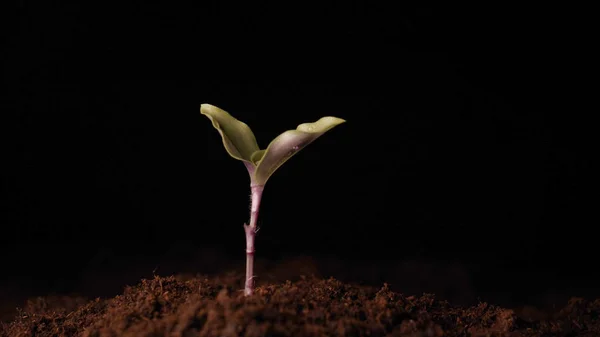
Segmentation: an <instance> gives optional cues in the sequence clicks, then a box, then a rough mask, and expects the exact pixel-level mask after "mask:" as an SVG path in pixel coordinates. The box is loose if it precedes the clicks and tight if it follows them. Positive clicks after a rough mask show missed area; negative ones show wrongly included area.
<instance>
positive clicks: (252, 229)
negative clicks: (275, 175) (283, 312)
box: [244, 185, 264, 296]
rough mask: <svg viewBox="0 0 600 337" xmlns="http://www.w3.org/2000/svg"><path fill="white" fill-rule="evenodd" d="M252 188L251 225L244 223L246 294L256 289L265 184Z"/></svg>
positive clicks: (248, 294)
mask: <svg viewBox="0 0 600 337" xmlns="http://www.w3.org/2000/svg"><path fill="white" fill-rule="evenodd" d="M250 188H251V190H252V204H251V206H250V225H247V224H244V230H245V231H246V284H245V289H244V294H245V295H246V296H250V295H252V292H253V291H254V252H255V249H254V239H255V237H256V232H257V231H258V230H257V227H256V220H257V218H258V210H259V208H260V201H261V199H262V193H263V189H264V186H262V185H254V186H250Z"/></svg>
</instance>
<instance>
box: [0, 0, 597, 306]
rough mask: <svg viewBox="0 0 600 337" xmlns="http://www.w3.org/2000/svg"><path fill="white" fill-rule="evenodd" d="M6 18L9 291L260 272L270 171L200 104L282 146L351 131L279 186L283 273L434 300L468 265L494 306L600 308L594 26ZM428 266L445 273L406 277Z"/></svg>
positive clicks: (269, 242) (437, 19)
mask: <svg viewBox="0 0 600 337" xmlns="http://www.w3.org/2000/svg"><path fill="white" fill-rule="evenodd" d="M4 13H5V14H4V15H5V16H7V19H6V20H4V21H3V27H2V28H3V31H4V32H5V33H7V34H6V35H5V37H4V39H3V48H2V62H3V64H2V73H3V75H2V80H3V89H2V126H1V127H2V135H3V140H2V162H3V164H2V169H1V170H2V171H1V172H2V195H1V196H2V201H1V206H0V207H2V208H1V221H2V232H1V236H0V244H1V245H2V255H1V259H2V261H1V264H2V266H3V267H2V269H1V270H0V273H1V275H2V277H1V279H2V282H3V284H5V286H4V288H5V289H6V290H5V293H6V294H7V295H6V296H9V294H10V295H13V296H15V297H17V298H21V297H26V296H33V295H42V294H47V293H70V292H73V291H78V292H83V293H85V294H86V295H88V296H98V295H108V294H112V292H117V291H119V289H120V288H121V287H122V286H124V285H125V284H126V283H131V282H134V281H135V280H136V279H137V278H138V277H141V276H144V277H149V276H151V275H152V272H153V270H157V271H158V273H177V272H182V271H188V272H200V273H203V272H208V271H211V272H220V271H224V268H225V267H224V265H225V262H223V265H221V264H220V263H221V262H218V263H217V262H215V261H230V262H231V261H233V262H234V263H240V264H241V263H243V259H244V248H245V247H244V234H243V228H242V224H243V223H244V222H245V221H247V218H248V201H249V185H248V184H249V179H248V175H247V173H246V171H245V168H244V166H243V165H242V164H241V162H238V161H235V160H233V159H231V158H230V157H229V156H228V155H227V153H226V152H225V150H224V148H223V146H222V143H221V140H220V137H219V135H218V133H217V131H216V130H214V129H213V127H212V125H211V124H210V121H209V120H208V119H207V118H206V117H204V116H201V115H200V113H199V105H200V104H201V103H210V104H214V105H217V106H219V107H221V108H223V109H225V110H227V111H229V112H230V113H231V114H232V115H234V116H235V117H237V118H239V119H240V120H242V121H245V122H246V123H247V124H249V125H250V127H251V128H252V129H253V131H254V132H255V134H256V137H257V139H258V142H259V145H260V146H261V147H266V145H267V144H268V142H269V141H270V140H271V139H273V138H274V137H275V136H277V135H278V134H279V133H281V132H283V131H285V130H287V129H293V128H295V127H296V126H297V125H298V124H300V123H303V122H309V121H315V120H317V119H318V118H320V117H321V116H324V115H334V116H338V117H341V118H344V119H346V120H347V123H345V124H342V125H340V126H338V127H336V128H335V129H333V130H332V131H330V132H328V133H327V134H325V135H324V136H323V137H321V138H319V139H318V140H317V141H316V142H315V143H313V144H311V145H309V146H308V147H307V148H306V149H305V150H303V151H301V152H300V153H299V154H297V155H296V156H295V157H294V158H292V159H291V160H290V161H289V162H288V163H286V164H285V165H284V166H282V167H281V168H280V169H279V170H278V171H277V172H276V173H275V174H274V176H273V177H272V178H271V179H270V180H269V182H268V184H267V185H266V188H265V193H264V198H263V203H262V209H261V214H260V217H259V225H260V226H261V231H260V232H259V236H258V238H257V255H258V256H259V257H261V258H264V259H266V260H272V261H276V263H281V264H285V263H286V262H285V261H286V259H287V258H288V257H290V258H291V257H292V256H298V255H306V256H311V257H312V258H313V259H315V260H317V261H320V260H324V259H326V258H327V259H332V258H335V259H338V260H339V261H344V262H343V263H342V262H340V263H341V265H343V266H345V267H344V268H347V269H352V270H354V269H355V268H356V270H359V269H358V266H359V265H367V266H370V269H369V268H367V269H364V271H361V272H354V273H353V274H352V273H350V274H351V275H352V277H350V279H349V281H355V282H366V281H373V280H374V281H375V282H383V281H390V280H391V282H392V284H393V285H394V284H395V285H396V286H398V287H400V286H401V285H402V282H409V281H407V280H417V281H414V282H413V284H415V285H416V286H414V287H413V288H411V290H414V291H436V290H439V288H435V287H433V286H431V287H430V286H429V284H430V283H431V282H432V281H431V280H429V279H430V278H435V279H437V280H438V282H440V283H444V282H445V280H451V279H452V278H453V276H452V275H450V274H451V272H447V271H444V270H445V269H443V268H444V267H443V266H447V265H452V266H460V268H462V269H460V270H462V271H463V272H464V273H466V275H467V276H468V279H469V280H470V281H469V285H468V287H471V288H472V289H471V291H472V294H474V295H473V296H474V297H473V298H480V299H491V300H495V301H498V302H502V301H503V300H504V301H505V302H504V303H503V304H506V305H510V304H515V303H516V304H519V303H535V301H536V300H539V298H542V297H544V296H549V294H555V295H556V294H559V295H560V294H562V295H577V296H597V295H598V291H597V289H596V287H595V284H597V282H598V281H599V280H600V277H599V276H600V275H598V271H597V268H596V267H597V264H596V262H595V261H596V256H597V247H596V243H597V239H596V236H595V235H594V234H593V230H594V226H593V225H594V223H595V222H594V218H595V214H594V213H593V211H592V208H593V205H595V193H594V192H595V189H594V188H592V181H591V179H592V177H591V157H592V156H593V154H595V150H592V146H591V145H590V144H591V140H592V134H593V132H594V131H595V128H594V127H593V124H592V123H591V122H590V121H589V120H588V116H587V115H588V114H591V112H592V111H593V108H592V107H590V106H588V105H587V104H586V103H584V101H585V99H586V97H587V96H588V95H590V94H591V89H590V88H589V87H586V86H585V85H584V84H583V83H584V82H585V80H586V78H587V77H589V76H590V75H588V74H589V73H590V70H589V69H588V66H587V63H586V60H587V59H588V57H590V55H589V53H588V52H586V51H585V47H586V45H580V44H579V41H578V40H577V39H576V37H578V36H581V35H580V34H578V33H580V32H584V31H585V22H586V21H585V20H584V19H583V15H582V14H581V13H578V12H576V11H575V13H571V12H566V11H563V10H559V9H553V10H552V11H551V10H550V9H547V8H546V9H535V10H529V9H525V8H519V9H516V8H508V7H506V8H483V7H479V8H474V7H469V8H466V7H465V8H460V7H452V8H450V7H448V8H443V7H435V6H433V5H431V6H423V7H414V6H408V5H406V6H399V7H394V8H393V7H391V6H379V7H377V6H375V5H368V6H367V5H363V4H360V3H357V2H347V1H346V2H337V3H333V2H332V3H328V4H326V5H320V6H314V7H312V6H311V7H310V8H309V7H308V6H300V5H299V6H298V7H295V8H292V7H290V6H285V7H284V6H282V5H266V4H264V5H257V4H246V5H236V4H233V3H229V4H225V3H220V4H218V5H215V4H209V3H192V2H186V3H180V4H179V5H164V4H161V5H158V4H150V3H142V2H128V3H127V4H126V5H123V4H121V5H119V6H116V7H110V6H108V5H103V6H100V5H98V7H96V6H95V5H82V4H78V5H68V4H61V5H56V4H51V3H47V2H27V1H21V2H18V3H15V4H14V6H13V7H11V8H10V9H9V10H7V11H5V12H4ZM571 14H572V15H571ZM578 15H581V20H579V19H578V18H579V17H578ZM566 22H569V24H567V23H566ZM575 22H576V24H575ZM208 252H212V253H210V254H209V253H208ZM217 256H218V257H217ZM166 261H169V262H166ZM174 261H175V262H178V263H175V262H174ZM407 261H413V262H410V263H416V264H417V265H419V264H421V263H422V264H423V265H424V266H430V267H431V266H432V265H433V266H437V267H435V268H437V269H435V268H434V271H433V272H430V274H427V275H425V276H423V275H424V274H423V275H419V273H420V272H419V271H418V270H421V269H419V268H416V269H411V271H410V272H406V273H404V272H398V271H399V270H400V271H403V270H406V269H402V267H401V266H406V263H407ZM414 261H417V262H414ZM440 266H442V267H440ZM221 267H222V268H221ZM404 268H406V267H404ZM378 269H381V270H378ZM384 269H385V270H387V272H386V271H383V270H384ZM425 269H426V268H425V267H424V268H423V269H422V270H425ZM132 270H136V271H139V273H138V274H136V273H133V275H134V276H128V277H130V278H127V277H126V276H125V275H126V274H127V272H128V271H132ZM361 270H362V269H361ZM369 270H370V271H369ZM390 270H391V271H390ZM415 270H417V271H415ZM336 272H337V273H339V274H344V270H343V268H341V269H340V268H338V269H336ZM336 272H333V271H331V270H327V269H325V270H321V273H322V274H323V275H324V276H329V275H330V274H333V275H334V276H336V275H335V274H336ZM346 272H347V271H346ZM369 273H376V274H377V275H380V276H378V277H379V278H377V277H375V278H374V277H371V276H370V275H369ZM423 273H425V272H423ZM448 273H450V274H448ZM346 274H348V273H346ZM86 275H87V276H86ZM89 275H93V276H89ZM127 275H129V274H127ZM386 275H388V276H389V277H386ZM391 275H395V276H394V277H395V278H394V277H392V276H391ZM90 278H91V279H93V280H94V281H95V282H96V283H98V284H100V285H96V286H94V287H92V286H86V285H85V283H86V282H88V283H89V282H90ZM424 278H428V280H426V281H423V279H424ZM419 280H421V281H419ZM448 282H450V281H448ZM102 285H105V287H104V288H103V287H102ZM86 289H87V290H86ZM398 290H399V291H403V290H406V289H402V288H401V287H400V289H398ZM86 291H87V292H86ZM16 294H18V296H17V295H16ZM19 296H21V297H19ZM465 296H466V295H465ZM536 296H537V297H536ZM540 296H541V297H540ZM7 298H8V297H7Z"/></svg>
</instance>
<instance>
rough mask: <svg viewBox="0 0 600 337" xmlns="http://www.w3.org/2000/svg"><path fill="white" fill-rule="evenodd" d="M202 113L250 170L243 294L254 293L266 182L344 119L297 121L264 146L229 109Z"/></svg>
mask: <svg viewBox="0 0 600 337" xmlns="http://www.w3.org/2000/svg"><path fill="white" fill-rule="evenodd" d="M200 113H201V114H203V115H206V117H208V118H209V119H210V120H211V121H212V124H213V126H214V127H215V129H217V131H219V133H220V134H221V138H223V145H225V149H226V150H227V152H228V153H229V155H230V156H232V157H233V158H235V159H238V160H241V161H242V162H243V163H244V165H245V166H246V168H247V169H248V173H249V174H250V190H251V192H252V199H251V200H252V201H251V205H250V224H249V225H248V224H246V223H244V229H245V231H246V283H245V288H244V294H245V295H246V296H248V295H252V292H253V289H254V275H253V272H254V251H255V250H254V238H255V235H256V232H257V230H258V229H257V227H256V220H257V217H258V210H259V208H260V201H261V198H262V193H263V189H264V187H265V183H266V182H267V180H268V179H269V177H270V176H271V175H272V174H273V172H275V170H277V169H278V168H279V167H280V166H281V165H283V163H285V162H286V161H287V160H288V159H290V158H291V157H292V156H293V155H295V154H296V153H298V151H300V150H302V149H303V148H304V147H305V146H307V145H308V144H310V143H312V142H313V141H314V140H315V139H317V138H319V137H320V136H321V135H322V134H324V133H325V132H327V131H329V130H330V129H332V128H333V127H335V126H337V125H339V124H341V123H344V122H345V120H343V119H341V118H337V117H329V116H328V117H322V118H321V119H319V120H318V121H316V122H314V123H304V124H300V125H298V127H297V128H296V130H288V131H285V132H284V133H282V134H280V135H279V136H277V137H276V138H275V139H273V141H272V142H271V143H270V144H269V146H267V148H266V149H264V150H261V149H259V147H258V144H257V143H256V138H255V137H254V133H253V132H252V130H250V127H248V125H246V123H244V122H241V121H239V120H237V119H236V118H234V117H233V116H231V115H230V114H229V113H228V112H226V111H224V110H222V109H220V108H218V107H216V106H213V105H210V104H202V105H200Z"/></svg>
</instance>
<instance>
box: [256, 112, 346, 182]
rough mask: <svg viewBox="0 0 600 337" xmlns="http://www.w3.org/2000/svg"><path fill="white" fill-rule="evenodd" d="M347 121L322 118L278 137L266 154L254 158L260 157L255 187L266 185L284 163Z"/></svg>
mask: <svg viewBox="0 0 600 337" xmlns="http://www.w3.org/2000/svg"><path fill="white" fill-rule="evenodd" d="M344 122H345V120H343V119H341V118H337V117H330V116H327V117H322V118H321V119H319V120H318V121H316V122H314V123H304V124H300V125H298V127H297V128H296V130H288V131H285V132H284V133H282V134H280V135H279V136H277V137H276V138H275V139H273V141H272V142H271V143H270V144H269V146H268V147H267V149H266V150H265V151H264V153H261V154H260V155H259V154H255V156H254V158H252V159H257V158H258V157H260V160H259V161H258V162H257V163H256V165H257V168H256V170H255V172H254V174H253V179H252V180H253V181H252V183H253V184H254V185H264V184H265V183H266V182H267V180H268V179H269V177H270V176H271V175H272V174H273V172H275V170H277V169H278V168H279V167H280V166H281V165H283V163H285V162H286V161H287V160H288V159H290V158H291V157H292V156H293V155H295V154H296V153H298V152H299V151H300V150H302V149H303V148H304V147H306V146H307V145H308V144H310V143H312V142H313V141H314V140H315V139H317V138H319V137H320V136H321V135H323V134H324V133H325V132H327V131H329V130H331V129H332V128H333V127H335V126H337V125H339V124H342V123H344Z"/></svg>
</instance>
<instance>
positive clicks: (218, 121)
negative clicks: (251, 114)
mask: <svg viewBox="0 0 600 337" xmlns="http://www.w3.org/2000/svg"><path fill="white" fill-rule="evenodd" d="M200 113H201V114H203V115H205V116H206V117H208V118H209V119H210V120H211V121H212V124H213V126H214V127H215V129H217V130H218V131H219V133H220V134H221V138H223V145H224V146H225V149H226V150H227V152H228V153H229V155H230V156H232V157H233V158H235V159H239V160H242V161H245V162H248V163H252V164H253V165H254V163H253V161H252V155H253V154H254V153H255V152H257V151H259V148H258V144H257V143H256V137H254V133H253V132H252V130H251V129H250V127H248V125H246V123H244V122H241V121H239V120H237V119H236V118H235V117H233V116H231V115H230V114H229V113H228V112H227V111H225V110H222V109H220V108H218V107H216V106H214V105H210V104H202V105H200Z"/></svg>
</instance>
